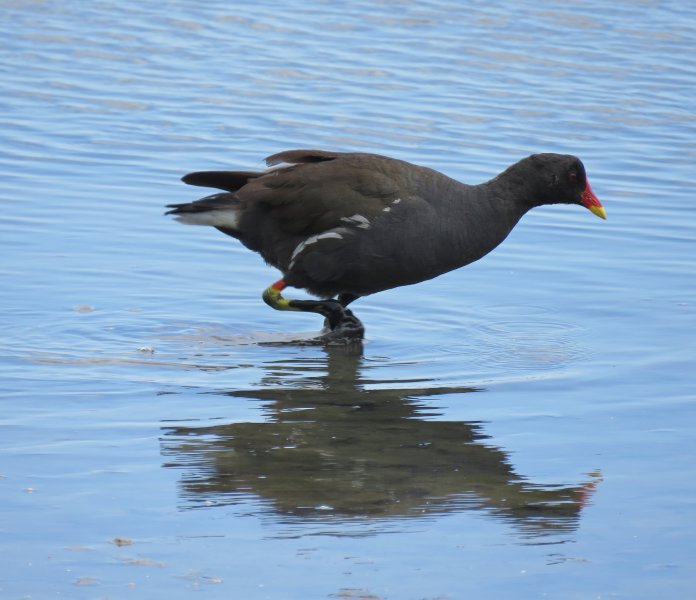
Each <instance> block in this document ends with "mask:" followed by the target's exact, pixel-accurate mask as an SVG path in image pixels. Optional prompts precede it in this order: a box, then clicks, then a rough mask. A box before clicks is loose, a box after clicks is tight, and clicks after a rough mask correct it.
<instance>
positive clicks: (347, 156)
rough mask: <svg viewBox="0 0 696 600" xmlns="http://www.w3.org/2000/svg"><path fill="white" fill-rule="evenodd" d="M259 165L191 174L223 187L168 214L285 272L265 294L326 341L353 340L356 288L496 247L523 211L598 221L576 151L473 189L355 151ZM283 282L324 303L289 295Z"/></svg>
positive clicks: (284, 156)
mask: <svg viewBox="0 0 696 600" xmlns="http://www.w3.org/2000/svg"><path fill="white" fill-rule="evenodd" d="M266 164H267V166H268V167H269V169H267V170H265V171H260V172H258V171H201V172H196V173H189V174H188V175H186V176H185V177H183V181H184V182H185V183H188V184H191V185H197V186H204V187H211V188H216V189H220V190H224V192H223V193H218V194H214V195H212V196H207V197H206V198H203V199H201V200H197V201H196V202H191V203H186V204H171V205H169V206H168V207H167V208H170V209H171V210H169V211H168V212H167V213H166V214H172V215H175V216H176V218H177V219H178V220H179V221H181V222H183V223H191V224H197V225H210V226H212V227H215V228H216V229H218V230H220V231H222V232H223V233H225V234H227V235H230V236H232V237H235V238H237V239H238V240H239V241H241V242H242V244H244V245H245V246H246V247H247V248H249V249H250V250H253V251H254V252H258V253H259V254H261V256H262V257H263V258H264V260H265V261H266V262H267V263H268V264H270V265H272V266H274V267H276V268H277V269H279V270H280V271H281V272H282V273H283V277H282V279H280V280H279V281H277V282H275V283H274V284H273V285H271V286H269V287H268V288H267V289H266V290H265V292H264V293H263V299H264V300H265V302H266V303H267V304H269V305H270V306H271V307H273V308H275V309H277V310H299V311H307V312H316V313H319V314H321V315H324V316H325V317H326V322H327V325H328V328H327V329H326V335H325V339H327V340H335V339H341V338H361V337H362V336H363V334H364V328H363V326H362V323H361V322H360V321H359V320H358V319H357V318H356V317H355V316H354V315H353V313H352V312H351V311H350V310H349V309H348V308H346V307H347V306H348V304H350V303H351V302H353V301H354V300H356V299H358V298H360V297H361V296H367V295H368V294H374V293H375V292H380V291H382V290H388V289H390V288H394V287H398V286H401V285H408V284H412V283H417V282H419V281H425V280H426V279H431V278H432V277H435V276H437V275H440V274H442V273H446V272H447V271H451V270H452V269H457V268H459V267H462V266H464V265H467V264H469V263H471V262H473V261H475V260H478V259H479V258H481V257H482V256H484V255H486V254H488V253H489V252H490V251H491V250H493V248H495V247H496V246H497V245H498V244H500V243H501V242H502V241H503V240H504V239H505V238H506V237H507V235H508V234H509V233H510V231H511V230H512V228H513V227H514V226H515V225H516V224H517V222H518V221H519V220H520V218H521V217H522V215H524V214H525V213H526V212H527V211H528V210H529V209H530V208H534V207H535V206H540V205H542V204H579V205H581V206H584V207H586V208H588V209H589V210H590V211H592V212H593V213H594V214H595V215H597V216H599V217H601V218H603V219H605V218H606V213H605V211H604V208H603V207H602V205H601V204H600V202H599V200H598V199H597V197H596V196H595V195H594V193H593V192H592V190H591V189H590V185H589V183H588V181H587V177H586V175H585V168H584V166H583V164H582V162H581V161H580V160H579V159H578V158H576V157H575V156H569V155H562V154H534V155H532V156H529V157H527V158H524V159H522V160H520V161H519V162H517V163H515V164H514V165H512V166H510V167H509V168H507V169H506V170H505V171H503V172H502V173H501V174H500V175H498V176H497V177H494V178H493V179H491V180H490V181H487V182H485V183H481V184H478V185H466V184H463V183H460V182H458V181H455V180H454V179H451V178H449V177H447V176H446V175H443V174H442V173H439V172H438V171H434V170H433V169H429V168H426V167H421V166H417V165H414V164H411V163H408V162H405V161H402V160H397V159H394V158H388V157H385V156H379V155H376V154H364V153H341V152H326V151H322V150H289V151H286V152H280V153H278V154H274V155H273V156H269V157H268V158H267V159H266ZM286 286H292V287H297V288H304V289H306V290H307V291H309V292H310V293H311V294H313V295H315V296H318V297H320V298H322V300H288V299H286V298H284V297H283V296H282V295H281V292H282V291H283V289H284V288H285V287H286Z"/></svg>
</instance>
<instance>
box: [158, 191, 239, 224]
mask: <svg viewBox="0 0 696 600" xmlns="http://www.w3.org/2000/svg"><path fill="white" fill-rule="evenodd" d="M167 208H169V209H171V210H168V211H167V212H166V213H165V214H167V215H174V216H175V217H176V220H177V221H180V222H181V223H187V224H188V225H209V226H210V227H217V228H218V229H223V230H228V231H237V228H238V226H239V212H240V203H239V201H238V200H237V199H236V198H235V196H234V194H230V193H222V194H213V195H212V196H206V197H205V198H201V199H200V200H196V201H195V202H187V203H185V204H169V205H168V206H167Z"/></svg>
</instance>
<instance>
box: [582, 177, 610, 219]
mask: <svg viewBox="0 0 696 600" xmlns="http://www.w3.org/2000/svg"><path fill="white" fill-rule="evenodd" d="M580 202H582V205H583V206H584V207H585V208H587V209H588V210H590V211H592V212H593V213H594V214H595V215H597V216H598V217H600V218H601V219H606V218H607V211H605V210H604V207H603V206H602V203H601V202H600V201H599V198H597V196H595V194H594V192H593V191H592V188H591V187H590V182H589V181H588V182H587V187H586V188H585V191H584V192H583V193H582V196H581V197H580Z"/></svg>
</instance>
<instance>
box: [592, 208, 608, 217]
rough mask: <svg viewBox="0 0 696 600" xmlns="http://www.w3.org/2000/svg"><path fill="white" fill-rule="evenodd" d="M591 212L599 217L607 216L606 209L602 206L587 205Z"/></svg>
mask: <svg viewBox="0 0 696 600" xmlns="http://www.w3.org/2000/svg"><path fill="white" fill-rule="evenodd" d="M588 208H589V209H590V211H591V212H592V214H595V215H597V216H598V217H599V218H600V219H606V218H607V211H606V210H604V207H603V206H588Z"/></svg>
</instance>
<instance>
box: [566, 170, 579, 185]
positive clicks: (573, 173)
mask: <svg viewBox="0 0 696 600" xmlns="http://www.w3.org/2000/svg"><path fill="white" fill-rule="evenodd" d="M568 179H570V181H573V182H575V181H577V180H578V173H577V171H571V172H570V173H569V174H568Z"/></svg>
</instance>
